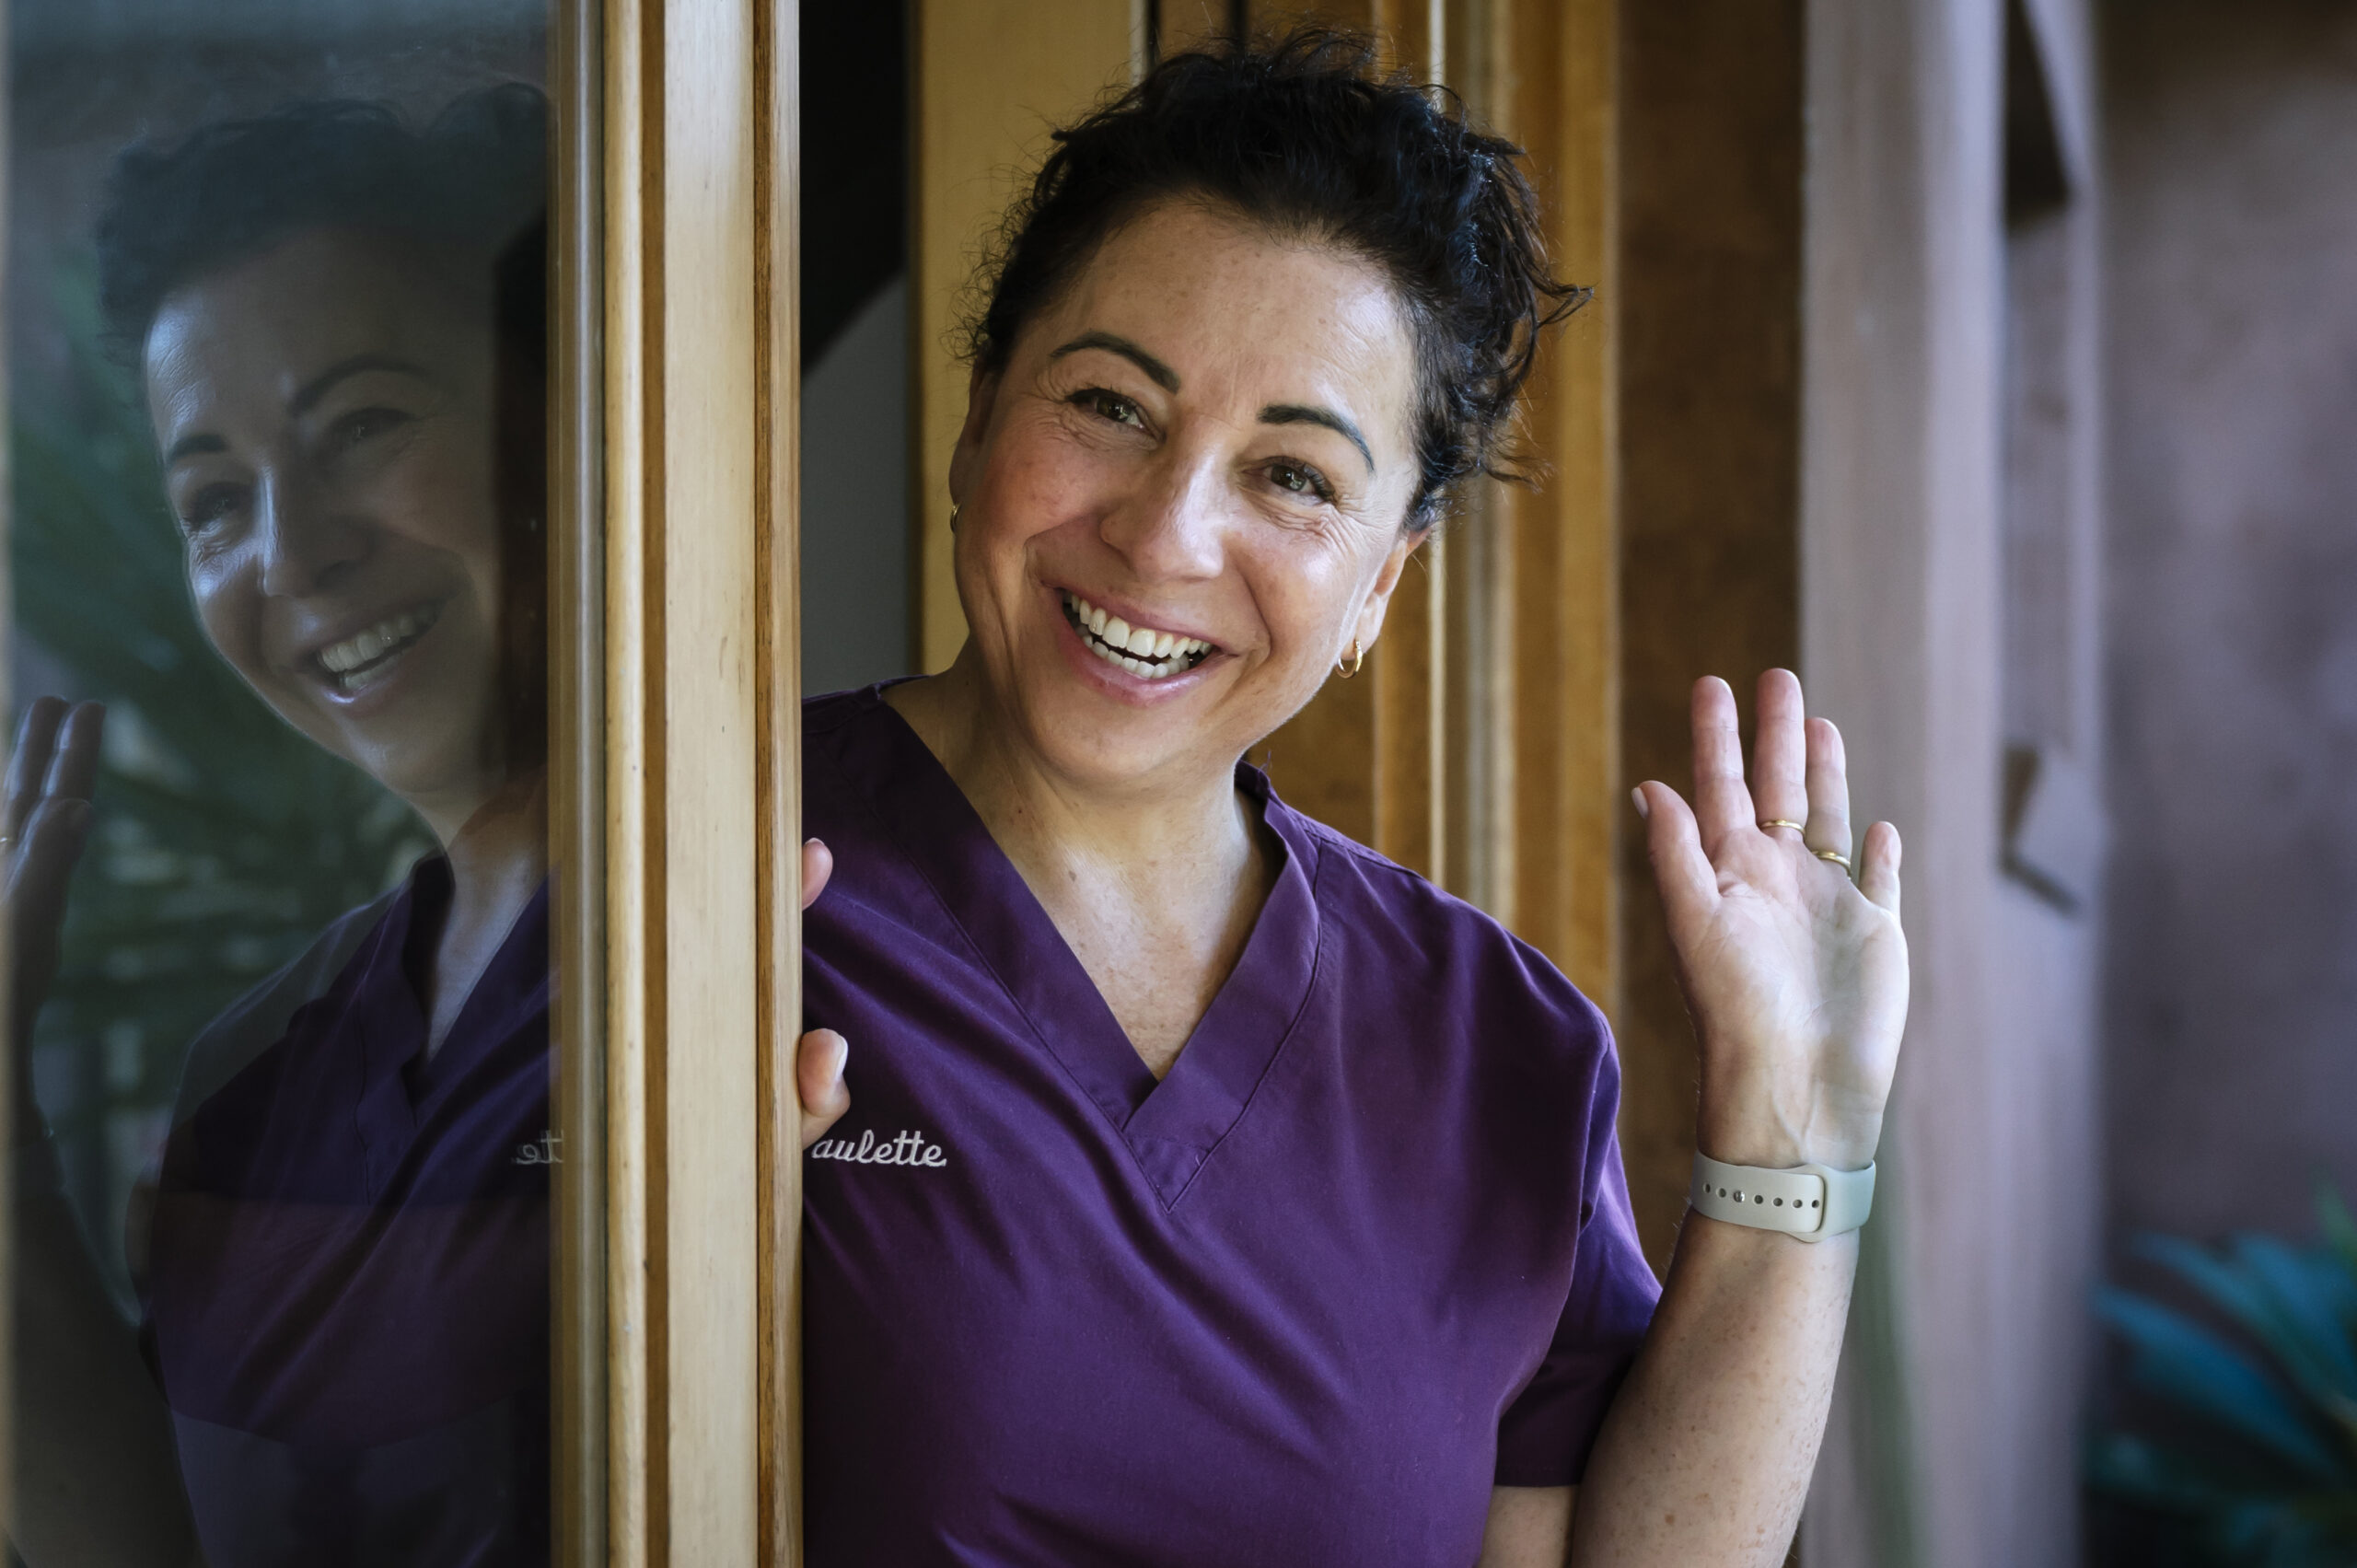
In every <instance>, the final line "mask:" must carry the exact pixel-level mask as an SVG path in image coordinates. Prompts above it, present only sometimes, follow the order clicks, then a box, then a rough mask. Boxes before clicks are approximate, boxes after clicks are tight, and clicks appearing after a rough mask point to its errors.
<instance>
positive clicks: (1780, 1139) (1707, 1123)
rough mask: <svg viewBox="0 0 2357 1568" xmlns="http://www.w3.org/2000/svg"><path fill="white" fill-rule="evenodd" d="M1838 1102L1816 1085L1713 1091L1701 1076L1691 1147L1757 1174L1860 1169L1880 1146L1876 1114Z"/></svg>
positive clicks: (1877, 1110)
mask: <svg viewBox="0 0 2357 1568" xmlns="http://www.w3.org/2000/svg"><path fill="white" fill-rule="evenodd" d="M1714 1091H1715V1092H1714ZM1841 1098H1842V1097H1840V1095H1838V1094H1837V1093H1835V1092H1833V1091H1830V1090H1829V1089H1827V1088H1826V1087H1824V1086H1809V1087H1808V1088H1807V1089H1806V1090H1805V1091H1799V1092H1793V1091H1787V1092H1784V1093H1779V1092H1777V1086H1774V1085H1772V1084H1764V1083H1756V1082H1755V1083H1750V1084H1744V1085H1741V1086H1734V1085H1730V1086H1727V1087H1726V1088H1724V1090H1718V1089H1716V1086H1714V1085H1713V1083H1712V1082H1711V1080H1710V1078H1709V1076H1708V1075H1707V1074H1706V1076H1705V1078H1704V1082H1703V1088H1702V1102H1701V1110H1700V1113H1699V1115H1698V1117H1697V1119H1696V1123H1695V1134H1696V1137H1695V1144H1696V1147H1698V1148H1699V1149H1701V1152H1702V1153H1704V1154H1706V1155H1708V1156H1711V1157H1712V1158H1713V1159H1714V1160H1720V1161H1723V1162H1724V1163H1725V1164H1728V1165H1747V1166H1756V1167H1759V1168H1761V1169H1763V1170H1791V1169H1794V1167H1799V1166H1805V1165H1821V1166H1825V1167H1828V1168H1829V1169H1832V1170H1864V1168H1865V1167H1867V1166H1869V1165H1872V1164H1873V1163H1874V1159H1875V1148H1876V1146H1877V1145H1879V1144H1880V1143H1881V1142H1882V1109H1881V1108H1880V1107H1879V1106H1875V1107H1873V1108H1871V1109H1869V1108H1867V1107H1864V1106H1848V1107H1844V1106H1843V1105H1841V1104H1840V1099H1841Z"/></svg>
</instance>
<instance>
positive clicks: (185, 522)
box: [180, 484, 246, 538]
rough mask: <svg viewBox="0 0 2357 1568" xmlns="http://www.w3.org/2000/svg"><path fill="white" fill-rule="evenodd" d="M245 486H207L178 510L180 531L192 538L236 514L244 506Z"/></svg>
mask: <svg viewBox="0 0 2357 1568" xmlns="http://www.w3.org/2000/svg"><path fill="white" fill-rule="evenodd" d="M245 498H246V491H245V486H243V485H240V484H208V485H206V486H205V487H204V488H203V489H202V490H200V491H198V492H197V493H196V494H194V495H192V496H191V497H189V499H188V501H187V503H186V504H185V505H183V506H181V508H180V531H181V532H183V533H186V534H188V535H189V536H191V537H192V538H193V537H194V536H196V535H198V534H201V533H203V532H204V531H205V530H206V529H208V528H212V527H213V526H214V525H215V523H218V522H220V521H221V520H222V519H223V518H225V517H228V516H230V515H231V514H232V513H234V512H236V511H237V510H238V507H239V506H241V505H244V504H245Z"/></svg>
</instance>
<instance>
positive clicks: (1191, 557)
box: [1099, 461, 1227, 582]
mask: <svg viewBox="0 0 2357 1568" xmlns="http://www.w3.org/2000/svg"><path fill="white" fill-rule="evenodd" d="M1220 481H1221V474H1220V470H1219V467H1218V465H1217V464H1215V463H1213V462H1210V461H1204V462H1198V463H1190V464H1179V463H1169V464H1166V465H1162V466H1161V467H1160V468H1159V469H1158V470H1157V471H1156V472H1155V474H1154V475H1153V476H1152V477H1151V478H1150V479H1149V480H1148V481H1147V482H1145V483H1144V484H1143V485H1141V486H1140V487H1139V488H1138V489H1137V490H1136V491H1134V492H1132V494H1129V495H1127V496H1125V497H1123V498H1122V500H1121V501H1120V503H1119V504H1118V505H1115V506H1114V507H1113V508H1112V510H1111V511H1109V513H1108V514H1107V515H1106V517H1105V521H1104V523H1103V524H1102V525H1101V527H1100V529H1099V531H1100V532H1101V534H1102V535H1103V538H1104V540H1105V542H1106V543H1108V544H1109V545H1111V546H1112V547H1113V548H1114V549H1115V550H1118V551H1120V552H1121V554H1122V555H1123V556H1124V557H1126V558H1127V559H1128V561H1129V563H1130V568H1131V570H1132V571H1133V572H1135V573H1136V574H1137V575H1138V577H1139V578H1140V580H1142V581H1146V582H1155V581H1163V582H1168V581H1179V580H1184V579H1189V578H1205V577H1215V576H1217V575H1219V571H1220V559H1221V555H1222V553H1223V552H1222V546H1221V533H1222V530H1223V529H1224V528H1225V526H1226V506H1225V501H1226V499H1227V497H1226V494H1225V488H1224V486H1223V485H1222V483H1221V482H1220Z"/></svg>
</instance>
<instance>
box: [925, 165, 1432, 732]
mask: <svg viewBox="0 0 2357 1568" xmlns="http://www.w3.org/2000/svg"><path fill="white" fill-rule="evenodd" d="M1109 344H1110V345H1112V346H1108V345H1109ZM1132 350H1133V351H1135V352H1134V353H1132V352H1130V351H1132ZM1142 359H1143V360H1144V361H1145V363H1141V362H1140V361H1141V360H1142ZM1414 368H1415V366H1414V356H1413V343H1412V337H1411V332H1410V331H1409V328H1408V325H1407V322H1406V319H1405V316H1404V313H1403V311H1402V310H1401V308H1400V307H1399V302H1398V300H1397V298H1396V296H1395V295H1394V293H1393V290H1392V288H1391V286H1390V285H1389V283H1388V280H1387V278H1386V277H1385V276H1384V275H1383V274H1382V273H1380V272H1379V271H1378V270H1377V269H1376V268H1375V267H1374V266H1373V265H1371V264H1370V263H1367V262H1364V261H1360V260H1358V259H1357V258H1354V257H1352V256H1349V255H1346V254H1343V253H1341V252H1338V251H1336V250H1332V249H1330V248H1329V247H1323V246H1319V245H1317V244H1313V243H1308V242H1296V241H1288V240H1283V239H1278V238H1272V237H1271V236H1270V235H1269V234H1268V233H1267V232H1266V231H1265V230H1264V229H1262V228H1260V227H1258V226H1253V225H1249V224H1246V223H1242V222H1239V221H1237V220H1236V219H1234V218H1232V217H1228V216H1225V215H1220V214H1218V213H1216V212H1213V211H1212V210H1209V209H1206V208H1203V207H1202V206H1199V205H1194V204H1188V203H1174V204H1171V205H1168V206H1166V207H1164V208H1161V209H1157V210H1156V211H1154V212H1151V213H1149V214H1147V215H1144V216H1142V217H1141V218H1139V219H1138V220H1136V221H1135V222H1133V223H1132V224H1131V225H1130V226H1127V227H1126V228H1124V229H1122V230H1120V231H1119V232H1118V233H1116V234H1115V235H1113V236H1112V237H1110V238H1109V239H1108V240H1107V241H1106V243H1105V245H1104V246H1103V247H1102V248H1101V249H1100V250H1099V251H1098V253H1097V256H1096V257H1095V258H1094V260H1093V261H1092V262H1091V263H1090V264H1089V265H1088V266H1087V267H1086V269H1085V270H1084V271H1083V273H1082V274H1081V276H1080V277H1078V278H1077V279H1075V281H1074V285H1072V287H1071V288H1070V289H1069V290H1068V291H1067V293H1066V295H1065V296H1063V297H1062V298H1061V299H1059V300H1057V301H1056V302H1054V303H1053V304H1052V305H1051V308H1049V309H1048V310H1046V311H1044V312H1043V313H1042V314H1041V315H1040V317H1039V319H1036V320H1034V321H1033V322H1031V323H1029V324H1028V325H1027V327H1026V329H1025V331H1024V333H1023V335H1022V338H1021V340H1020V341H1019V342H1018V343H1017V345H1016V352H1015V353H1014V354H1013V355H1012V356H1011V357H1010V361H1009V363H1008V366H1007V367H1006V370H1005V372H1004V376H1003V377H1002V379H1001V382H1000V384H999V385H997V386H996V387H982V388H981V389H979V395H978V407H981V406H982V405H983V404H986V405H987V412H986V415H985V417H984V418H983V420H982V424H981V428H980V429H979V430H977V429H976V428H975V427H974V426H973V425H972V424H970V426H969V431H968V434H967V436H966V437H964V438H961V444H960V452H959V454H958V462H957V464H956V471H955V472H954V473H953V479H954V481H955V482H956V491H957V493H958V496H959V499H960V500H961V502H962V504H963V505H964V507H965V513H964V521H963V522H962V524H961V527H960V530H959V537H958V576H959V583H960V591H961V597H962V598H965V600H966V602H967V605H968V610H969V618H970V622H971V624H972V626H973V629H974V633H975V636H976V640H977V645H978V647H979V649H980V650H981V653H982V655H983V657H984V662H985V663H986V664H987V665H988V666H989V667H990V673H991V676H992V683H993V686H994V687H997V688H999V689H1001V691H1003V693H1004V696H1006V697H1007V698H1009V699H1011V700H1013V702H1014V703H1015V705H1016V706H1018V707H1028V706H1033V705H1035V703H1034V702H1033V701H1032V700H1031V699H1035V698H1038V697H1039V696H1041V695H1042V694H1043V693H1044V692H1045V691H1047V690H1048V689H1049V688H1050V687H1052V686H1053V685H1054V684H1055V679H1051V678H1059V679H1060V678H1061V674H1062V666H1061V665H1060V664H1056V663H1051V662H1050V661H1048V660H1047V659H1046V658H1045V657H1044V656H1042V655H1040V654H1036V653H1034V652H1033V651H1031V650H1032V649H1033V648H1034V647H1035V646H1036V647H1039V648H1044V647H1045V645H1049V644H1052V643H1056V642H1057V641H1058V639H1060V638H1062V637H1063V636H1064V635H1066V633H1065V632H1064V630H1063V623H1062V609H1061V603H1062V601H1061V598H1060V595H1059V593H1058V591H1057V590H1060V589H1069V590H1071V591H1073V592H1074V593H1076V594H1078V595H1080V596H1081V597H1083V598H1086V599H1088V600H1089V601H1090V602H1092V603H1097V604H1098V605H1100V606H1101V607H1104V608H1108V609H1109V610H1114V611H1115V612H1116V613H1120V614H1122V615H1123V616H1124V617H1125V618H1126V619H1129V620H1130V621H1132V624H1145V625H1151V626H1154V627H1155V628H1156V629H1158V630H1168V631H1172V632H1175V633H1181V634H1187V635H1192V636H1196V637H1200V638H1202V639H1204V640H1207V641H1210V642H1212V643H1213V644H1215V645H1217V646H1218V648H1219V650H1220V654H1219V656H1217V661H1216V662H1217V668H1213V666H1211V665H1206V666H1205V667H1203V668H1202V671H1201V672H1199V673H1200V674H1201V676H1202V677H1203V678H1204V679H1201V680H1199V681H1198V684H1199V685H1200V686H1202V687H1203V688H1205V690H1203V691H1198V692H1195V693H1192V694H1190V696H1189V697H1188V699H1187V700H1186V702H1185V703H1183V704H1180V707H1179V711H1177V712H1172V713H1167V714H1164V715H1163V720H1164V721H1167V724H1170V725H1175V726H1177V732H1176V733H1175V734H1173V735H1171V736H1170V737H1168V738H1169V739H1171V740H1189V739H1193V740H1200V741H1202V742H1203V743H1204V744H1205V745H1207V746H1208V747H1209V749H1211V751H1213V752H1214V753H1217V752H1221V751H1227V752H1229V753H1230V756H1231V760H1232V756H1233V755H1234V754H1240V752H1241V751H1242V750H1243V749H1246V748H1248V746H1250V745H1251V744H1252V743H1254V742H1255V741H1257V740H1258V739H1260V738H1261V737H1262V736H1264V735H1265V734H1267V733H1268V731H1269V730H1271V729H1273V728H1274V727H1275V726H1277V725H1278V724H1280V723H1282V722H1283V719H1284V718H1285V717H1287V716H1289V715H1290V714H1291V712H1292V711H1293V710H1294V709H1295V708H1297V707H1298V706H1299V705H1300V704H1301V703H1303V702H1306V700H1307V698H1308V697H1309V696H1310V695H1311V694H1312V693H1313V692H1314V691H1316V689H1317V687H1318V683H1319V682H1320V681H1321V680H1322V679H1324V677H1325V672H1326V671H1327V669H1328V668H1329V667H1330V666H1331V663H1332V661H1333V659H1334V658H1335V656H1337V655H1338V654H1339V652H1340V651H1341V648H1342V647H1343V646H1344V645H1347V643H1348V642H1349V641H1350V639H1351V636H1352V633H1353V627H1354V626H1356V625H1359V624H1361V623H1370V624H1371V622H1368V621H1367V618H1366V617H1365V615H1364V610H1366V607H1367V605H1368V602H1369V600H1370V598H1371V597H1373V592H1374V590H1375V589H1376V585H1377V583H1378V580H1379V579H1381V578H1382V577H1383V576H1384V575H1385V574H1386V573H1387V570H1389V569H1390V566H1389V558H1390V557H1391V556H1392V554H1393V552H1395V551H1396V550H1398V549H1399V546H1400V542H1401V539H1402V533H1401V524H1402V522H1403V520H1404V517H1405V514H1406V509H1407V504H1408V501H1409V498H1410V496H1411V494H1412V492H1413V488H1414V484H1415V482H1416V476H1417V469H1416V465H1415V461H1414V447H1413V440H1412V432H1411V417H1412V409H1413V399H1414V390H1415V378H1414ZM1108 399H1109V400H1112V401H1114V402H1116V403H1118V404H1119V407H1118V409H1116V410H1115V411H1114V416H1113V417H1109V415H1108V407H1107V406H1106V401H1105V400H1108ZM1092 400H1094V401H1092ZM1328 424H1339V425H1342V426H1346V427H1347V428H1348V429H1349V430H1350V431H1351V432H1353V433H1355V434H1356V435H1357V436H1358V439H1359V440H1363V441H1364V443H1365V446H1366V448H1367V450H1366V452H1365V453H1364V454H1362V452H1361V451H1360V449H1359V446H1358V442H1357V441H1354V440H1353V438H1352V436H1351V435H1347V434H1344V433H1343V431H1341V430H1338V429H1335V428H1329V427H1327V426H1328ZM1308 475H1314V476H1315V478H1316V481H1317V483H1318V488H1319V489H1320V490H1321V491H1322V492H1324V494H1323V495H1322V496H1321V497H1318V498H1311V497H1307V496H1305V495H1303V494H1295V493H1293V492H1292V491H1291V490H1289V489H1288V488H1286V486H1287V485H1288V484H1294V483H1303V482H1306V476H1308ZM1035 664H1036V665H1037V666H1038V667H1039V668H1038V669H1037V671H1033V670H1032V668H1031V667H1032V666H1034V665H1035ZM1188 679H1196V678H1195V677H1193V676H1190V677H1188ZM1166 706H1167V705H1166ZM1099 718H1100V722H1119V719H1118V715H1099ZM1182 721H1183V722H1182ZM1155 749H1159V745H1157V747H1156V748H1155Z"/></svg>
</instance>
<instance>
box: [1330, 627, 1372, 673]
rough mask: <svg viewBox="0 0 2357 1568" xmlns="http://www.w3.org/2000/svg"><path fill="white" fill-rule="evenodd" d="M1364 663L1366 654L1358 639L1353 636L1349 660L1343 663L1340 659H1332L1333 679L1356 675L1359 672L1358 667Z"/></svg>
mask: <svg viewBox="0 0 2357 1568" xmlns="http://www.w3.org/2000/svg"><path fill="white" fill-rule="evenodd" d="M1364 663H1366V655H1365V653H1364V651H1363V650H1361V648H1360V647H1359V640H1358V639H1357V638H1356V637H1353V638H1352V639H1351V659H1350V662H1349V663H1348V664H1345V663H1343V662H1342V661H1341V659H1336V660H1335V661H1334V676H1335V679H1338V680H1348V679H1350V678H1351V677H1352V676H1353V675H1356V674H1357V673H1358V672H1359V667H1360V666H1361V665H1364Z"/></svg>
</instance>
